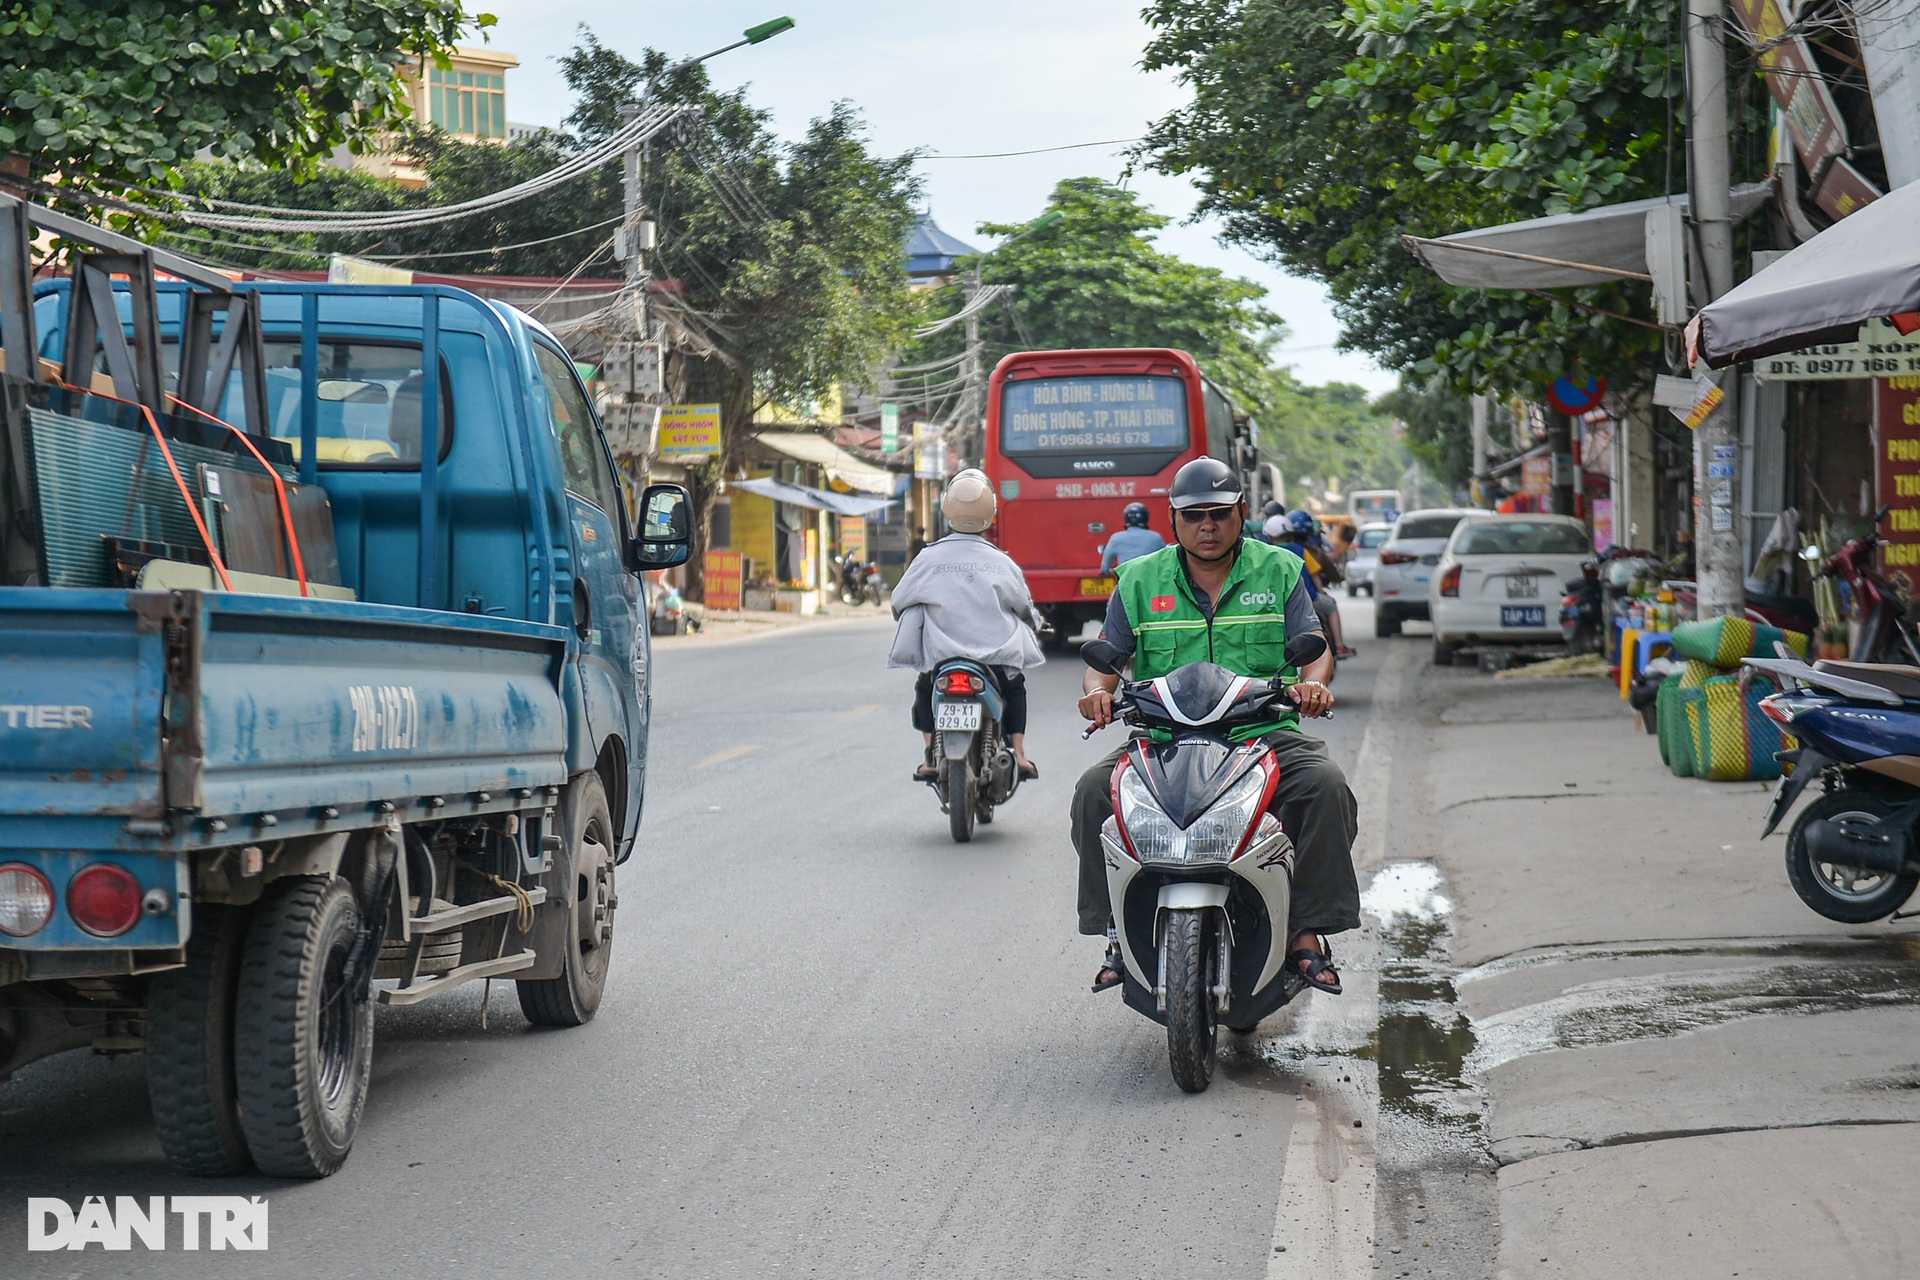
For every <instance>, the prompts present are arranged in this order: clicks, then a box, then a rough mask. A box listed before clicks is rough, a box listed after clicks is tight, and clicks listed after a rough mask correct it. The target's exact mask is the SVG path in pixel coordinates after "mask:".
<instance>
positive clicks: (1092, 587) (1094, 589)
mask: <svg viewBox="0 0 1920 1280" xmlns="http://www.w3.org/2000/svg"><path fill="white" fill-rule="evenodd" d="M1115 581H1116V580H1115V579H1113V578H1082V579H1080V594H1081V595H1083V596H1110V595H1112V594H1113V586H1114V582H1115Z"/></svg>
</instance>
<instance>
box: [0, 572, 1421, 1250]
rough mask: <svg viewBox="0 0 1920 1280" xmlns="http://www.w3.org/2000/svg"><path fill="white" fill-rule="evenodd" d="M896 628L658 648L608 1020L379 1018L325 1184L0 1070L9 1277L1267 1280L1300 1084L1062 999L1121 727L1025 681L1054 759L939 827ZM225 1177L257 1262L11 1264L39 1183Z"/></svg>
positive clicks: (121, 1090) (1281, 1027)
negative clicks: (1078, 858) (1081, 884)
mask: <svg viewBox="0 0 1920 1280" xmlns="http://www.w3.org/2000/svg"><path fill="white" fill-rule="evenodd" d="M1358 604H1359V607H1358V608H1352V607H1351V604H1349V606H1348V607H1349V609H1350V614H1349V621H1350V623H1351V624H1352V625H1353V635H1355V636H1356V637H1357V636H1369V635H1370V626H1369V625H1368V618H1369V616H1370V615H1369V611H1368V610H1367V608H1366V602H1364V601H1362V602H1358ZM890 635H891V628H890V626H889V625H888V624H887V623H885V622H884V621H883V620H881V619H879V618H878V617H876V618H875V619H873V620H866V621H857V622H849V623H834V624H830V625H821V626H808V627H801V628H795V629H791V630H787V631H783V632H780V633H777V634H774V635H770V636H765V637H760V638H755V639H751V640H745V641H740V642H737V643H727V644H708V645H698V644H693V645H685V646H677V647H673V648H670V649H668V650H666V651H663V652H661V653H660V654H659V655H658V656H657V662H656V668H655V693H656V708H655V720H654V739H653V760H652V767H651V770H650V774H649V779H648V796H647V810H646V821H645V825H644V827H643V832H642V834H643V847H642V849H641V851H640V852H639V853H638V854H637V855H636V856H635V858H634V859H633V861H631V862H630V863H628V864H627V866H626V867H625V868H623V869H622V871H621V880H620V896H621V905H620V913H619V919H618V932H617V937H616V944H615V945H616V955H615V971H614V974H613V977H612V980H611V986H610V988H609V992H608V995H607V999H606V1003H605V1005H604V1006H603V1007H602V1009H601V1011H600V1015H599V1017H598V1018H597V1020H596V1021H594V1022H593V1023H592V1024H591V1025H589V1026H587V1027H585V1028H581V1029H577V1030H569V1031H534V1030H532V1029H530V1028H529V1027H528V1026H527V1025H526V1024H525V1023H524V1021H523V1020H522V1019H521V1017H520V1014H519V1010H518V1007H517V1005H516V1004H515V1002H514V1000H513V998H512V994H511V992H510V991H506V990H503V989H500V988H496V990H495V992H494V998H493V1000H492V1004H491V1010H490V1015H489V1019H488V1026H487V1027H486V1028H485V1029H483V1028H482V1026H481V999H482V993H481V991H480V990H479V989H478V986H477V984H476V985H475V986H474V987H469V988H466V989H463V990H461V991H459V992H456V993H453V994H452V995H449V996H448V997H446V998H445V999H443V1000H441V1001H436V1002H432V1003H429V1004H427V1005H424V1006H421V1007H419V1008H417V1009H411V1010H394V1009H382V1010H381V1011H380V1016H379V1023H378V1032H377V1048H376V1050H375V1057H374V1070H375V1079H374V1082H373V1088H372V1094H371V1098H370V1100H369V1103H368V1107H367V1113H366V1118H365V1121H364V1124H363V1126H362V1128H361V1131H360V1135H359V1140H358V1145H357V1146H356V1148H355V1150H354V1153H353V1156H352V1158H351V1160H350V1161H349V1162H348V1164H347V1166H346V1168H345V1169H344V1170H343V1171H342V1172H340V1173H339V1174H338V1175H336V1176H335V1177H333V1178H331V1179H327V1180H325V1181H322V1182H315V1183H304V1184H289V1183H280V1182H268V1181H264V1180H257V1179H239V1180H230V1181H225V1182H216V1183H209V1182H206V1181H200V1180H195V1179H190V1178H185V1177H181V1176H179V1175H176V1174H174V1173H173V1172H172V1171H171V1170H170V1168H169V1167H168V1166H167V1165H166V1164H165V1162H164V1160H163V1159H162V1157H161V1154H160V1150H159V1147H158V1144H157V1143H156V1142H155V1141H154V1139H153V1137H152V1134H151V1131H150V1128H149V1121H148V1114H147V1100H146V1088H145V1076H144V1068H143V1065H142V1060H141V1058H140V1057H139V1056H138V1055H132V1056H127V1057H121V1058H116V1059H111V1060H109V1059H103V1058H98V1057H90V1056H88V1055H86V1054H84V1053H81V1054H69V1055H66V1056H64V1057H61V1058H56V1059H51V1060H47V1061H44V1062H42V1063H39V1064H36V1065H34V1066H33V1067H30V1068H28V1069H27V1070H25V1071H23V1072H22V1073H21V1074H20V1075H18V1076H17V1077H16V1078H15V1079H14V1080H13V1081H11V1082H9V1083H8V1084H6V1085H4V1086H0V1276H6V1277H15V1276H62V1277H68V1276H73V1277H96V1276H102V1277H104V1276H139V1277H142V1280H145V1278H147V1277H173V1276H182V1277H202V1276H229V1275H231V1276H246V1277H249V1278H251V1277H282V1276H286V1277H305V1276H326V1277H329V1278H339V1280H345V1278H347V1277H381V1278H382V1280H385V1278H386V1277H391V1276H393V1275H423V1276H430V1275H459V1276H463V1277H491V1276H502V1277H505V1276H512V1277H516V1280H519V1278H529V1277H546V1276H555V1277H560V1276H565V1277H575V1276H578V1275H580V1274H583V1272H585V1271H586V1269H587V1268H591V1267H595V1266H604V1267H611V1268H613V1269H614V1270H615V1273H617V1274H620V1275H623V1276H626V1275H630V1276H663V1277H666V1276H670V1277H676V1278H679V1277H763V1276H786V1275H831V1276H888V1277H895V1276H916V1275H928V1276H940V1277H962V1276H964V1277H976V1276H1001V1275H1022V1276H1025V1275H1033V1276H1049V1277H1064V1276H1121V1277H1137V1276H1146V1275H1170V1276H1200V1275H1205V1276H1227V1277H1248V1278H1252V1277H1261V1276H1265V1275H1267V1274H1268V1264H1269V1257H1270V1251H1271V1245H1272V1240H1273V1232H1274V1219H1275V1204H1276V1196H1277V1194H1278V1192H1279V1188H1280V1185H1281V1179H1282V1172H1283V1163H1284V1159H1285V1155H1286V1152H1287V1149H1288V1140H1289V1136H1290V1135H1289V1128H1290V1125H1291V1124H1292V1121H1293V1118H1294V1115H1295V1108H1296V1104H1295V1101H1294V1091H1295V1087H1296V1083H1297V1082H1296V1081H1294V1080H1292V1079H1290V1078H1288V1077H1286V1076H1284V1075H1283V1074H1281V1072H1280V1071H1279V1070H1277V1069H1275V1068H1274V1067H1272V1066H1269V1065H1268V1064H1267V1061H1266V1059H1265V1058H1263V1057H1262V1056H1261V1055H1260V1054H1259V1053H1258V1052H1257V1051H1256V1050H1257V1046H1244V1045H1243V1046H1235V1047H1233V1048H1230V1049H1228V1050H1226V1052H1225V1058H1224V1061H1223V1064H1222V1070H1221V1071H1220V1073H1219V1074H1218V1075H1217V1076H1216V1079H1215V1083H1214V1085H1213V1087H1212V1089H1211V1090H1210V1091H1209V1092H1207V1093H1205V1094H1202V1095H1199V1096H1187V1095H1184V1094H1182V1093H1181V1092H1180V1091H1179V1090H1178V1089H1177V1088H1176V1087H1175V1086H1174V1084H1173V1082H1172V1080H1171V1079H1170V1077H1169V1075H1168V1072H1167V1063H1166V1053H1165V1040H1164V1035H1163V1033H1162V1031H1161V1029H1160V1028H1159V1027H1157V1026H1156V1025H1154V1024H1152V1023H1150V1022H1148V1021H1147V1020H1145V1019H1143V1018H1141V1017H1139V1016H1138V1015H1136V1014H1134V1013H1132V1012H1130V1011H1128V1010H1127V1009H1125V1008H1124V1007H1123V1006H1122V1005H1121V1003H1120V1000H1119V997H1118V994H1117V993H1113V992H1109V993H1105V994H1103V995H1100V996H1097V997H1096V996H1093V995H1091V994H1089V992H1088V990H1087V983H1088V981H1089V979H1090V978H1091V976H1092V972H1093V970H1094V968H1095V967H1096V964H1097V960H1098V954H1099V945H1098V943H1097V942H1095V941H1094V940H1092V939H1085V938H1081V937H1080V936H1079V935H1078V934H1077V933H1076V932H1075V930H1074V915H1073V859H1072V852H1071V849H1070V846H1069V845H1068V842H1067V816H1066V812H1067V797H1068V795H1069V793H1070V791H1071V787H1072V783H1073V779H1074V778H1075V776H1076V775H1077V774H1078V773H1079V772H1080V770H1081V769H1082V768H1084V767H1085V765H1086V764H1088V763H1090V762H1091V761H1092V760H1094V759H1095V758H1097V757H1098V755H1099V754H1101V753H1102V752H1103V751H1104V750H1106V749H1108V748H1109V747H1110V746H1111V745H1112V739H1111V737H1110V735H1111V734H1112V733H1113V732H1114V731H1112V730H1109V731H1108V734H1105V735H1101V736H1099V737H1096V738H1095V739H1094V740H1093V741H1092V742H1086V743H1083V742H1081V741H1080V739H1079V733H1078V728H1079V725H1080V723H1081V722H1080V721H1079V719H1078V717H1077V715H1076V714H1075V712H1074V708H1073V702H1074V698H1075V696H1076V694H1077V690H1078V684H1079V679H1080V671H1081V669H1082V668H1081V666H1080V664H1079V662H1078V661H1077V660H1076V659H1073V658H1071V657H1068V658H1067V659H1065V660H1056V661H1054V662H1051V663H1049V664H1048V665H1047V666H1046V667H1044V668H1042V669H1040V670H1039V671H1037V672H1034V673H1031V674H1030V677H1029V683H1030V687H1031V690H1032V703H1033V725H1032V730H1031V735H1030V745H1029V750H1030V752H1031V754H1032V755H1033V757H1034V758H1035V760H1036V761H1038V762H1039V764H1040V766H1041V769H1042V777H1041V779H1040V781H1039V782H1038V783H1032V784H1028V785H1027V786H1025V787H1023V788H1022V789H1021V791H1020V792H1019V794H1018V795H1017V796H1016V797H1015V798H1014V800H1013V801H1012V802H1011V803H1010V804H1009V805H1008V806H1007V807H1006V808H1004V809H1002V810H1001V811H1000V815H999V817H998V819H997V820H996V821H995V822H994V824H993V825H992V826H990V827H985V828H982V829H980V831H979V833H978V835H977V836H976V839H975V841H974V842H973V843H972V844H971V845H967V846H957V845H955V844H953V843H952V842H951V840H950V839H949V837H948V835H947V830H946V819H945V818H944V817H943V816H942V815H941V813H940V811H939V806H938V804H937V802H936V801H935V800H934V797H933V795H932V793H931V792H930V791H929V790H927V789H926V788H924V787H921V786H918V785H915V784H913V783H912V782H910V781H909V779H908V776H907V775H908V772H909V770H910V769H911V767H912V765H913V764H914V762H915V761H916V760H917V758H918V755H919V741H918V735H916V734H915V733H913V731H912V730H911V728H910V727H909V726H908V723H907V707H908V703H909V700H910V694H911V685H912V676H911V673H907V672H897V671H888V670H887V669H886V666H885V655H886V648H887V641H888V639H889V637H890ZM1356 643H1358V644H1359V645H1360V647H1361V649H1362V656H1361V657H1360V658H1357V659H1355V660H1353V661H1351V662H1348V663H1343V664H1342V666H1341V671H1340V680H1339V682H1338V683H1337V684H1336V686H1335V693H1336V694H1337V695H1339V696H1340V697H1341V698H1342V703H1341V707H1340V711H1339V714H1338V715H1337V717H1336V718H1335V719H1334V720H1333V721H1332V722H1331V723H1327V724H1324V725H1323V726H1321V728H1322V730H1323V732H1324V735H1325V736H1326V737H1327V738H1328V740H1329V742H1330V744H1331V746H1332V747H1333V750H1334V754H1335V757H1336V759H1338V760H1340V761H1341V763H1342V764H1343V765H1345V766H1346V767H1348V768H1349V769H1351V767H1352V765H1353V763H1354V758H1355V753H1356V752H1357V750H1358V748H1359V744H1360V738H1361V733H1362V731H1363V729H1364V728H1365V725H1366V705H1367V701H1368V695H1369V692H1370V689H1371V686H1372V684H1373V675H1374V672H1375V671H1376V670H1377V668H1378V664H1379V659H1380V654H1381V653H1382V651H1383V650H1384V649H1385V648H1386V646H1385V645H1384V644H1382V643H1380V642H1375V641H1372V640H1371V639H1367V640H1356ZM1291 1012H1292V1011H1284V1012H1283V1015H1282V1016H1281V1017H1279V1018H1276V1019H1273V1020H1270V1021H1269V1023H1268V1024H1266V1026H1265V1027H1263V1029H1262V1035H1263V1036H1268V1037H1271V1036H1276V1035H1281V1034H1284V1033H1285V1031H1286V1030H1287V1025H1288V1021H1289V1017H1290V1015H1291ZM234 1192H238V1193H245V1194H263V1195H265V1196H266V1197H267V1198H268V1201H269V1203H270V1205H271V1215H272V1216H271V1248H270V1250H269V1251H268V1252H266V1253H264V1254H262V1253H210V1252H199V1253H186V1252H179V1251H175V1252H169V1253H147V1252H145V1251H141V1250H136V1251H135V1252H133V1253H130V1254H103V1253H101V1252H99V1251H98V1250H88V1251H86V1252H84V1253H62V1254H57V1255H56V1254H28V1253H26V1252H25V1251H24V1234H25V1228H24V1221H23V1220H24V1216H25V1215H24V1212H23V1210H24V1203H25V1199H26V1197H28V1196H62V1197H64V1198H66V1199H67V1200H68V1201H69V1202H70V1203H78V1202H79V1201H80V1200H81V1199H82V1197H84V1196H89V1195H104V1196H109V1197H111V1196H115V1195H132V1196H152V1195H193V1194H209V1193H234ZM175 1239H176V1241H177V1235H176V1237H175Z"/></svg>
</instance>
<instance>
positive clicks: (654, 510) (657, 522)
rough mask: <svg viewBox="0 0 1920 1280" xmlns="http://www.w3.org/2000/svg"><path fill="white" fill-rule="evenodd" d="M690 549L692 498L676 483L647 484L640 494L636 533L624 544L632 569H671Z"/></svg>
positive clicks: (640, 570) (682, 559) (683, 558)
mask: <svg viewBox="0 0 1920 1280" xmlns="http://www.w3.org/2000/svg"><path fill="white" fill-rule="evenodd" d="M692 553H693V499H692V498H690V497H689V496H688V495H687V491H686V490H685V489H683V488H681V487H680V486H679V485H677V484H650V485H648V486H647V489H646V492H645V493H643V494H641V495H640V533H639V535H638V536H637V537H635V538H634V539H633V540H632V541H631V542H629V543H628V544H627V568H628V570H629V571H631V572H633V573H642V572H645V571H646V570H648V569H671V568H673V567H674V566H675V565H678V564H685V563H686V562H687V557H688V556H689V555H691V554H692Z"/></svg>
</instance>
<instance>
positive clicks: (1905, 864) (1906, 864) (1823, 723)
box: [1746, 654, 1920, 924]
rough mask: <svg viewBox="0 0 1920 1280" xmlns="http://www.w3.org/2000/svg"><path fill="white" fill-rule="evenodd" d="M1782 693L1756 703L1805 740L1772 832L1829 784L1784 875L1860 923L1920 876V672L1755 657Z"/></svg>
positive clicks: (1807, 813) (1772, 811)
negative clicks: (1919, 833)
mask: <svg viewBox="0 0 1920 1280" xmlns="http://www.w3.org/2000/svg"><path fill="white" fill-rule="evenodd" d="M1746 661H1747V665H1748V666H1750V667H1756V668H1758V669H1760V670H1762V671H1766V672H1769V673H1770V674H1773V675H1775V676H1779V677H1781V678H1782V679H1783V680H1784V681H1787V682H1789V683H1788V689H1787V691H1785V692H1781V693H1776V694H1774V695H1772V696H1771V697H1767V698H1763V699H1762V700H1761V702H1760V710H1761V712H1762V713H1763V714H1765V715H1766V716H1767V717H1768V718H1769V719H1771V720H1774V721H1776V722H1777V723H1779V724H1780V725H1781V726H1783V727H1784V728H1786V729H1787V730H1788V731H1789V732H1791V733H1792V734H1793V736H1794V738H1795V739H1796V740H1797V741H1798V742H1799V744H1800V745H1799V747H1798V749H1796V750H1792V751H1787V752H1784V753H1783V754H1782V756H1781V759H1782V761H1783V762H1784V763H1785V764H1786V765H1787V766H1788V768H1789V772H1788V773H1787V774H1786V775H1785V776H1784V777H1782V778H1781V779H1780V782H1779V784H1778V785H1777V786H1776V787H1775V788H1774V793H1773V803H1772V804H1771V805H1770V806H1769V807H1768V809H1767V824H1766V829H1765V830H1764V831H1762V832H1761V833H1760V834H1761V836H1762V837H1763V838H1764V837H1766V836H1768V835H1771V834H1773V830H1774V828H1775V827H1777V826H1779V825H1780V820H1781V819H1782V818H1784V817H1785V816H1786V814H1787V811H1788V810H1790V809H1791V808H1792V807H1793V804H1794V801H1795V800H1797V799H1799V797H1800V794H1801V792H1803V791H1805V790H1806V788H1807V787H1808V786H1809V785H1810V784H1811V783H1812V782H1813V781H1814V780H1815V779H1816V778H1817V779H1819V780H1820V783H1821V786H1822V788H1823V790H1824V794H1823V795H1821V796H1820V797H1819V798H1818V799H1816V800H1814V801H1813V803H1811V804H1809V805H1808V806H1807V807H1806V808H1805V809H1803V810H1801V812H1800V816H1799V817H1798V818H1796V819H1795V820H1794V823H1793V827H1792V829H1791V830H1789V831H1788V833H1787V879H1788V881H1789V882H1790V883H1791V884H1792V885H1793V889H1794V892H1795V893H1798V894H1799V895H1800V900H1801V901H1802V902H1805V903H1806V904H1807V905H1808V906H1810V907H1812V908H1813V909H1814V910H1815V911H1818V912H1819V913H1820V914H1821V915H1823V916H1825V917H1827V918H1828V919H1829V920H1839V921H1841V922H1843V923H1846V924H1864V923H1866V922H1867V921H1870V920H1880V919H1884V918H1886V917H1887V916H1890V915H1892V914H1893V913H1894V912H1896V911H1898V910H1899V908H1900V907H1901V905H1902V904H1903V903H1905V902H1906V900H1907V898H1908V897H1909V896H1910V895H1911V894H1912V893H1913V889H1914V885H1915V884H1916V883H1920V860H1916V856H1915V831H1916V830H1917V829H1920V773H1916V771H1915V769H1914V767H1913V762H1914V758H1915V757H1916V756H1920V672H1916V671H1915V670H1914V669H1913V668H1911V667H1889V666H1876V665H1873V664H1869V663H1864V662H1833V661H1821V662H1817V663H1815V664H1813V665H1812V666H1808V665H1807V664H1806V663H1804V662H1801V661H1800V660H1799V659H1797V658H1793V657H1790V656H1785V655H1784V654H1783V656H1781V657H1779V658H1749V659H1747V660H1746Z"/></svg>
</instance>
